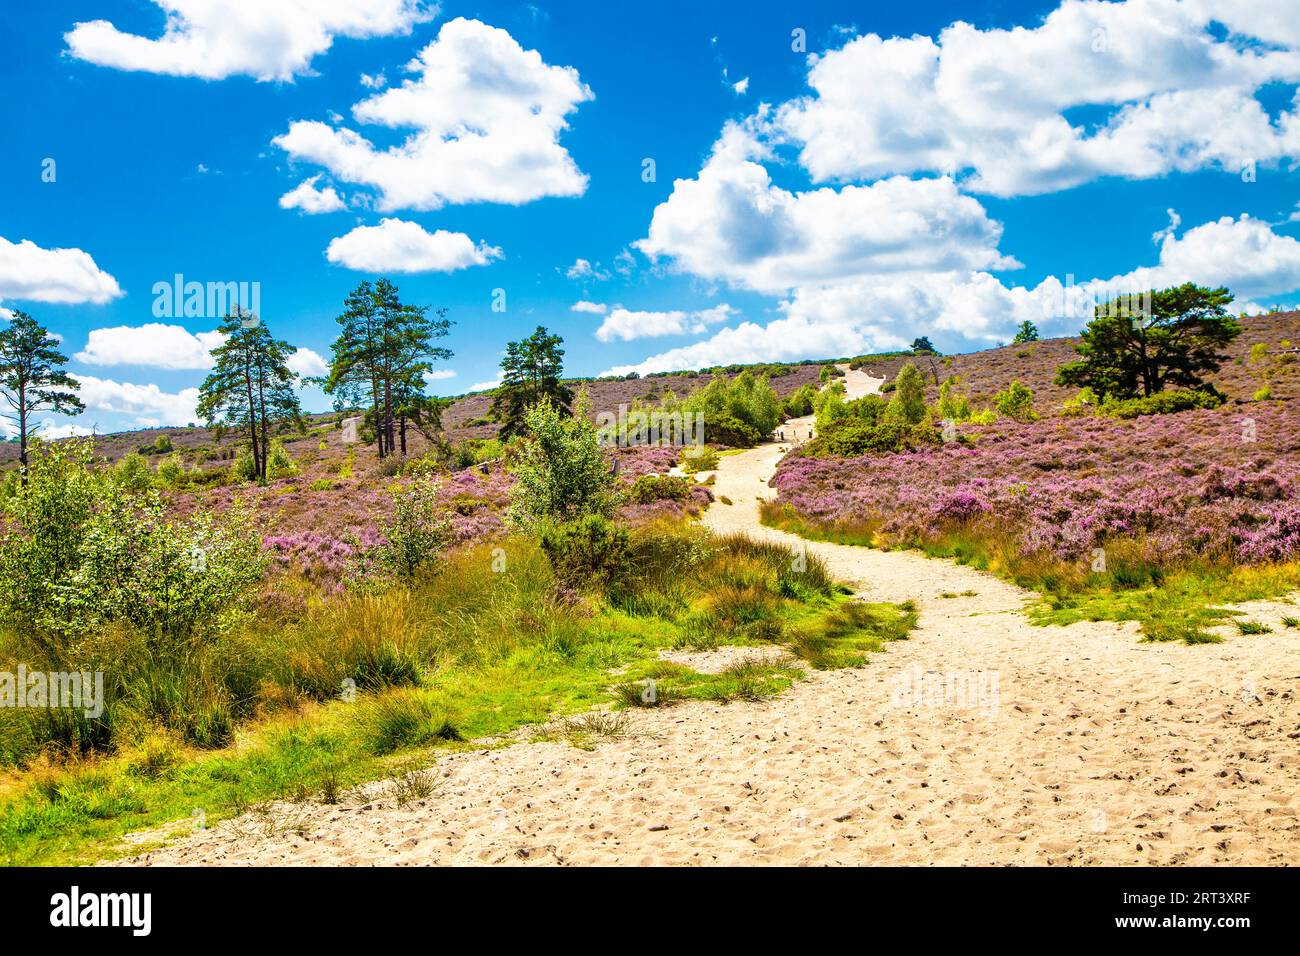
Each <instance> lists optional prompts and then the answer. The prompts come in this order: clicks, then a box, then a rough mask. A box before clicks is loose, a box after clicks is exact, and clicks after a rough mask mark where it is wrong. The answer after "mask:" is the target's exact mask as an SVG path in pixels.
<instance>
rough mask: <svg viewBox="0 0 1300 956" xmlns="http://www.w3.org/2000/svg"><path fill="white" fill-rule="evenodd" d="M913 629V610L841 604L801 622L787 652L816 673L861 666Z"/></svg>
mask: <svg viewBox="0 0 1300 956" xmlns="http://www.w3.org/2000/svg"><path fill="white" fill-rule="evenodd" d="M915 626H916V609H915V607H914V606H911V602H907V603H906V604H902V605H894V604H871V603H867V602H865V601H848V602H842V603H840V604H838V605H836V606H835V607H833V608H832V609H831V610H830V611H827V612H825V613H823V614H821V615H818V616H815V617H811V618H808V619H806V620H804V621H802V622H800V623H799V624H798V625H797V626H796V627H794V628H793V629H792V631H791V641H790V650H791V651H792V652H793V653H794V654H795V655H797V656H798V657H800V658H802V659H803V660H805V661H807V662H808V663H809V664H811V665H812V666H813V667H815V668H817V669H818V670H833V669H835V668H840V667H861V666H862V665H863V664H865V663H866V662H867V655H868V654H870V653H875V652H878V651H881V650H884V647H885V645H886V644H888V643H889V642H890V641H898V640H903V639H905V638H906V637H907V635H908V633H909V632H910V631H911V630H912V628H914V627H915Z"/></svg>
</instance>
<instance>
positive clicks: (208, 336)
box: [73, 322, 225, 370]
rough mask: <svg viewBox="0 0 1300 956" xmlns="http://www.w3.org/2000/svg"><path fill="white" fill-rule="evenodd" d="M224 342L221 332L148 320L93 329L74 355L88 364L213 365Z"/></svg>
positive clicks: (191, 367) (195, 367)
mask: <svg viewBox="0 0 1300 956" xmlns="http://www.w3.org/2000/svg"><path fill="white" fill-rule="evenodd" d="M224 341H225V336H223V335H222V334H221V333H220V332H198V333H191V332H190V331H188V330H187V329H184V328H182V327H181V326H179V325H166V324H164V323H161V322H149V323H146V324H145V325H137V326H131V325H117V326H113V327H111V328H106V329H91V331H90V334H89V336H87V339H86V347H85V348H84V349H82V350H81V351H80V352H78V353H76V355H74V356H73V358H75V359H76V360H77V361H78V362H84V363H85V364H86V365H148V366H151V367H153V368H162V369H171V370H178V369H207V368H211V367H212V356H211V354H210V353H211V351H212V349H214V348H216V347H217V346H218V345H220V344H221V343H222V342H224Z"/></svg>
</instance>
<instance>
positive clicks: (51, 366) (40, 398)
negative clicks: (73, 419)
mask: <svg viewBox="0 0 1300 956" xmlns="http://www.w3.org/2000/svg"><path fill="white" fill-rule="evenodd" d="M58 344H59V340H58V339H56V338H55V337H54V336H52V335H50V333H49V331H48V330H47V329H46V328H45V327H44V326H42V325H41V324H40V323H39V322H37V321H36V320H35V319H33V318H32V317H31V316H30V315H28V314H27V313H26V312H22V311H18V312H14V314H13V318H11V319H10V320H9V324H8V325H7V326H6V327H5V328H4V329H3V330H0V397H2V398H4V400H5V401H6V402H7V403H8V404H9V407H10V408H12V409H13V411H12V412H9V413H2V414H4V417H5V418H7V419H9V420H10V421H11V422H13V423H14V424H15V425H17V426H18V461H19V462H20V463H21V464H22V474H23V482H24V484H25V483H26V481H27V438H28V435H29V434H30V433H31V430H32V428H31V415H32V413H33V412H37V411H40V410H42V409H48V410H49V411H52V412H58V413H59V414H60V415H79V414H81V413H82V412H84V411H85V410H86V406H85V405H83V404H82V403H81V399H79V398H77V396H76V395H75V394H73V393H74V392H75V391H76V390H77V389H78V388H80V387H81V386H80V384H79V383H78V382H77V380H76V379H74V378H72V377H71V376H70V375H68V373H67V372H65V371H63V366H64V365H66V364H67V361H68V358H67V356H65V355H64V354H63V353H61V352H60V351H59V350H58V348H57V347H56V346H58Z"/></svg>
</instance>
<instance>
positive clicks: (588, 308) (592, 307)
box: [569, 299, 609, 315]
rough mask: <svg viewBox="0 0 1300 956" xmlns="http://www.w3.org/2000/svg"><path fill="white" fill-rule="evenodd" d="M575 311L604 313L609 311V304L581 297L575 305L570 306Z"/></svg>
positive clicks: (593, 313)
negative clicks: (589, 300)
mask: <svg viewBox="0 0 1300 956" xmlns="http://www.w3.org/2000/svg"><path fill="white" fill-rule="evenodd" d="M569 309H570V310H571V311H573V312H586V313H589V314H591V315H604V314H605V313H606V312H608V311H609V306H607V305H605V304H604V303H602V302H588V301H587V300H586V299H579V300H578V301H577V302H575V303H573V305H571V306H569Z"/></svg>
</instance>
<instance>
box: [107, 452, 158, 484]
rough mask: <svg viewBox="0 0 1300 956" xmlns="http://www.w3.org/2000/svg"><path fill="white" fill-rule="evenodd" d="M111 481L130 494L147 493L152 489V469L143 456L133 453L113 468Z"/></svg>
mask: <svg viewBox="0 0 1300 956" xmlns="http://www.w3.org/2000/svg"><path fill="white" fill-rule="evenodd" d="M113 480H114V481H115V482H116V483H117V485H118V486H119V487H121V488H124V489H126V490H127V491H130V492H142V491H147V490H148V489H150V488H152V487H153V469H151V468H150V467H149V462H147V461H145V458H144V456H143V455H141V454H140V453H139V452H134V451H133V452H130V453H129V454H126V455H123V456H122V460H121V461H119V462H118V463H117V464H116V465H115V466H113Z"/></svg>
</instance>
